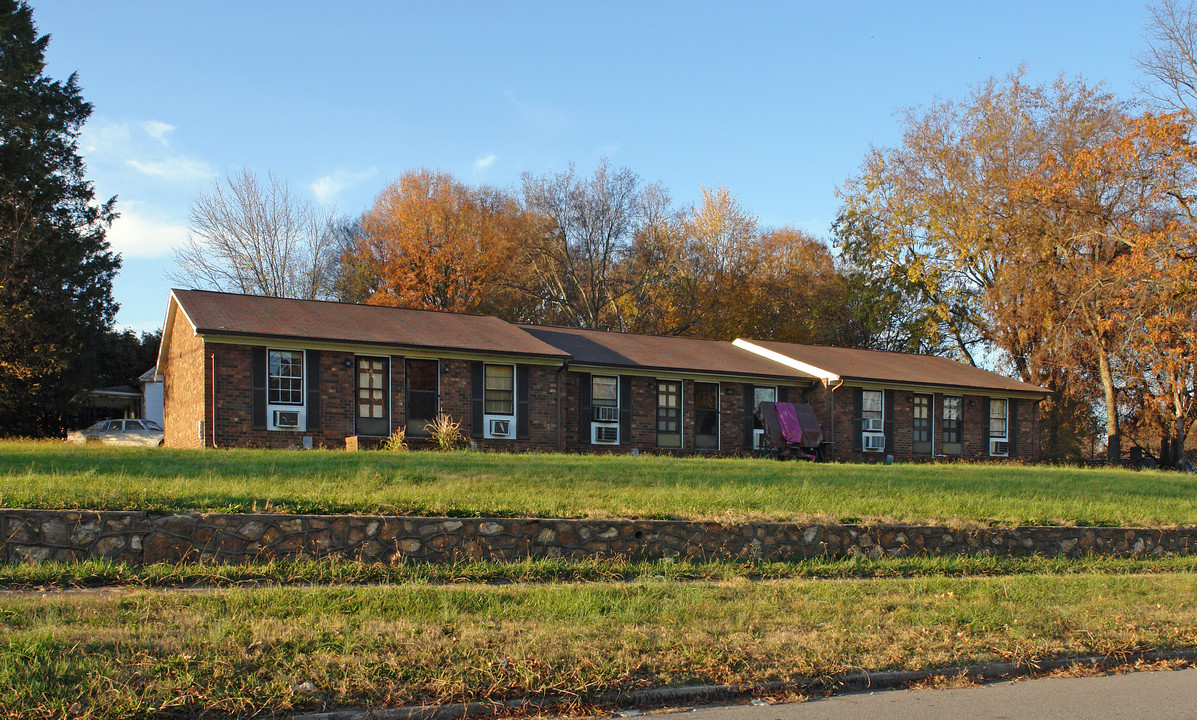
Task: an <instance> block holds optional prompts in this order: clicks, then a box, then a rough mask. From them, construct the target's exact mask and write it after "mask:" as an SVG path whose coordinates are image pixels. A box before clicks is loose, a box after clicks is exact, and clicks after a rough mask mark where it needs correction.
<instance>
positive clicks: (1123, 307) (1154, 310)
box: [1006, 114, 1197, 458]
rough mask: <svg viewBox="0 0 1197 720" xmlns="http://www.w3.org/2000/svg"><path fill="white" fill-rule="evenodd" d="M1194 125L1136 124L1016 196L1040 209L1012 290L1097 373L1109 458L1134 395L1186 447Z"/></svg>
mask: <svg viewBox="0 0 1197 720" xmlns="http://www.w3.org/2000/svg"><path fill="white" fill-rule="evenodd" d="M1191 129H1192V128H1191V124H1190V118H1189V117H1188V116H1187V114H1177V115H1163V116H1159V115H1152V114H1147V115H1144V116H1142V117H1138V118H1133V119H1131V120H1129V121H1127V122H1126V124H1125V127H1124V130H1123V131H1122V132H1120V133H1118V134H1117V135H1116V136H1114V137H1112V138H1110V139H1109V140H1108V141H1106V142H1104V143H1102V144H1100V145H1098V146H1094V147H1084V148H1080V149H1075V150H1071V151H1070V150H1069V149H1066V148H1062V149H1061V150H1060V151H1059V152H1058V153H1056V154H1053V155H1051V156H1049V157H1047V158H1045V160H1044V161H1043V163H1042V164H1041V165H1040V167H1039V168H1038V169H1037V170H1036V171H1035V172H1032V173H1029V174H1028V175H1027V176H1026V177H1025V178H1023V180H1022V181H1020V182H1019V183H1018V184H1017V185H1016V188H1015V193H1014V196H1015V197H1016V198H1017V199H1019V200H1020V201H1021V202H1023V203H1026V204H1027V205H1028V206H1033V207H1035V208H1037V209H1038V210H1040V211H1041V212H1042V213H1043V214H1042V218H1043V220H1044V222H1043V224H1042V225H1041V226H1040V227H1038V228H1037V232H1033V233H1028V234H1027V237H1028V238H1029V242H1028V243H1027V244H1026V245H1025V246H1024V250H1023V254H1022V256H1021V257H1020V258H1019V260H1018V267H1019V273H1017V275H1016V276H1015V277H1017V279H1018V282H1017V284H1015V283H1013V282H1012V283H1011V284H1010V285H1009V286H1007V288H1006V289H1007V290H1009V288H1010V287H1015V288H1017V290H1018V291H1019V292H1020V293H1022V294H1023V295H1024V296H1025V298H1026V299H1027V301H1028V307H1032V308H1036V307H1037V308H1040V309H1043V310H1044V312H1043V313H1042V315H1041V321H1042V323H1043V325H1044V327H1045V328H1046V329H1048V330H1049V332H1050V333H1051V334H1052V336H1053V337H1054V338H1055V341H1056V342H1057V343H1059V344H1068V343H1073V344H1077V345H1079V346H1080V348H1081V351H1082V353H1083V354H1087V355H1088V356H1089V358H1090V360H1091V361H1092V362H1093V363H1094V364H1095V365H1096V370H1097V373H1098V376H1099V379H1100V381H1101V385H1102V389H1103V394H1104V400H1105V413H1106V432H1107V435H1108V437H1109V451H1110V456H1111V458H1117V457H1118V453H1119V449H1120V440H1119V415H1118V408H1119V405H1120V398H1119V396H1118V395H1119V392H1120V391H1121V390H1123V389H1126V388H1131V389H1134V390H1135V391H1137V392H1136V394H1137V396H1138V397H1141V398H1144V399H1146V400H1147V402H1148V403H1149V404H1150V405H1149V407H1151V408H1153V409H1154V410H1155V411H1156V412H1158V414H1159V417H1160V418H1161V422H1162V424H1163V425H1164V426H1165V427H1166V428H1168V429H1169V430H1174V431H1175V432H1177V433H1179V437H1181V438H1183V436H1184V434H1186V433H1187V430H1188V428H1189V427H1190V426H1191V425H1192V423H1193V419H1194V417H1193V415H1194V412H1197V405H1195V404H1194V401H1193V392H1194V389H1193V372H1192V369H1193V365H1194V362H1195V360H1197V344H1194V342H1193V339H1194V338H1193V311H1194V309H1195V308H1197V305H1195V304H1194V302H1193V292H1194V288H1197V282H1195V281H1197V269H1195V267H1194V266H1195V260H1197V253H1195V252H1194V248H1195V243H1194V216H1193V208H1194V207H1195V206H1197V204H1195V203H1194V196H1195V194H1197V179H1195V176H1194V169H1195V168H1197V150H1195V149H1194V147H1193V145H1192V144H1191V143H1190V141H1189V139H1188V137H1189V134H1190V132H1191Z"/></svg>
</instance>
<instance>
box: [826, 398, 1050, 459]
mask: <svg viewBox="0 0 1197 720" xmlns="http://www.w3.org/2000/svg"><path fill="white" fill-rule="evenodd" d="M854 391H855V388H853V387H851V386H848V385H845V386H843V387H840V388H838V389H837V390H836V391H835V393H834V407H833V412H832V414H833V416H834V424H835V429H834V432H835V438H834V439H835V459H837V460H841V461H844V462H880V461H882V460H884V459H885V456H886V455H892V456H893V457H894V459H895V460H919V459H930V457H931V456H928V455H922V454H919V455H916V454H915V453H914V451H913V448H914V395H915V393H914V392H912V391H910V390H894V391H893V404H892V406H887V407H886V409H885V417H886V420H887V421H890V420H892V422H893V437H892V443H890V444H889V445H888V447H886V450H885V452H881V453H875V452H868V453H866V452H858V451H856V450H854V449H853V448H854V446H855V443H856V438H855V437H854V436H855V424H854V420H855V417H854V413H855V403H854V400H853V393H854ZM949 396H950V395H949ZM959 397H961V422H960V426H961V430H960V432H961V445H962V452H961V455H959V456H948V457H960V458H962V459H966V460H1005V459H1007V458H1003V457H993V456H991V455H990V454H989V428H988V427H987V426H986V424H985V408H986V403H988V401H989V399H990V398H989V396H982V395H967V394H965V395H960V396H959ZM995 397H997V396H995ZM943 398H944V394H941V393H935V394H934V396H933V397H932V402H931V414H932V416H933V418H934V422H933V431H932V447H933V451H932V452H933V455H934V456H937V457H939V456H944V448H943V426H942V423H943ZM1011 402H1017V403H1018V409H1017V411H1016V414H1017V417H1016V422H1015V423H1013V424H1011V427H1010V429H1011V432H1012V433H1013V435H1012V437H1013V438H1014V439H1015V446H1014V452H1013V453H1011V455H1010V457H1009V459H1015V460H1022V461H1025V462H1033V461H1035V460H1038V458H1039V442H1038V440H1039V412H1038V403H1037V402H1035V401H1034V400H1023V399H1019V400H1011Z"/></svg>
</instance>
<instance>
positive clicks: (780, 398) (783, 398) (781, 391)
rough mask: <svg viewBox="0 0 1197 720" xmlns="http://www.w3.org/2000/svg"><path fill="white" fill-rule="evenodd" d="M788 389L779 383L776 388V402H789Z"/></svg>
mask: <svg viewBox="0 0 1197 720" xmlns="http://www.w3.org/2000/svg"><path fill="white" fill-rule="evenodd" d="M789 401H790V389H789V388H788V387H786V386H785V385H780V386H778V388H777V402H789Z"/></svg>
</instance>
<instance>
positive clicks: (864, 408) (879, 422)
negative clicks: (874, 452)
mask: <svg viewBox="0 0 1197 720" xmlns="http://www.w3.org/2000/svg"><path fill="white" fill-rule="evenodd" d="M860 429H861V432H864V433H877V434H879V435H880V434H883V433H884V432H885V399H884V395H883V394H882V392H881V391H880V390H862V391H861V393H860ZM865 444H866V446H867V445H868V442H867V439H866V443H865ZM873 444H874V447H873V448H872V449H876V447H875V446H876V440H875V439H874V441H873Z"/></svg>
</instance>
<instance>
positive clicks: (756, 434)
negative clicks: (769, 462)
mask: <svg viewBox="0 0 1197 720" xmlns="http://www.w3.org/2000/svg"><path fill="white" fill-rule="evenodd" d="M752 449H754V450H768V449H769V441H768V440H766V439H765V431H764V430H753V431H752Z"/></svg>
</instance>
